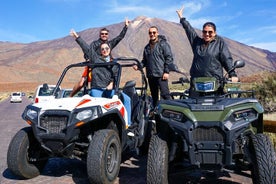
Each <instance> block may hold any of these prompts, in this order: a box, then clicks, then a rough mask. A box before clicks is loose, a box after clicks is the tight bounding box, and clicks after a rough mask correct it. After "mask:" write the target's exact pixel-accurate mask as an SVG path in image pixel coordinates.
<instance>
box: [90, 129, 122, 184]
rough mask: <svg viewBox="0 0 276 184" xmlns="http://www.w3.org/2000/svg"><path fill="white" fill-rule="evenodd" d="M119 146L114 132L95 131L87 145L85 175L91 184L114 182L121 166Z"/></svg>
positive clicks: (108, 130)
mask: <svg viewBox="0 0 276 184" xmlns="http://www.w3.org/2000/svg"><path fill="white" fill-rule="evenodd" d="M121 152H122V151H121V144H120V139H119V136H118V134H117V133H116V131H114V130H110V129H104V130H99V131H97V132H96V133H95V134H94V136H93V138H92V141H91V142H90V144H89V148H88V153H87V174H88V178H89V181H90V182H91V183H104V184H111V183H114V181H115V180H116V178H117V176H118V174H119V171H120V164H121Z"/></svg>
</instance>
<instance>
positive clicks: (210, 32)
mask: <svg viewBox="0 0 276 184" xmlns="http://www.w3.org/2000/svg"><path fill="white" fill-rule="evenodd" d="M202 33H203V34H207V33H208V34H209V35H211V34H213V33H214V31H205V30H203V31H202Z"/></svg>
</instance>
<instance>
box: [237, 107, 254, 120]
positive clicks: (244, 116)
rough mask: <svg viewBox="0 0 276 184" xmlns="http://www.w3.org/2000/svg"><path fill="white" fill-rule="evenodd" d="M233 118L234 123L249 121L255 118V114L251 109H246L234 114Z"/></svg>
mask: <svg viewBox="0 0 276 184" xmlns="http://www.w3.org/2000/svg"><path fill="white" fill-rule="evenodd" d="M233 117H234V119H235V121H240V120H248V119H249V120H250V119H254V118H256V117H257V113H256V111H254V110H253V109H247V110H242V111H237V112H234V113H233Z"/></svg>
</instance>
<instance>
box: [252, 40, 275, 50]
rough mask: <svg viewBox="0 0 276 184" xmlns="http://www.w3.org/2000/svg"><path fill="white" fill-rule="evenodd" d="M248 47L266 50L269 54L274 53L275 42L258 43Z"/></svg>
mask: <svg viewBox="0 0 276 184" xmlns="http://www.w3.org/2000/svg"><path fill="white" fill-rule="evenodd" d="M249 45H251V46H254V47H258V48H262V49H267V50H269V51H271V52H276V42H259V43H251V44H249Z"/></svg>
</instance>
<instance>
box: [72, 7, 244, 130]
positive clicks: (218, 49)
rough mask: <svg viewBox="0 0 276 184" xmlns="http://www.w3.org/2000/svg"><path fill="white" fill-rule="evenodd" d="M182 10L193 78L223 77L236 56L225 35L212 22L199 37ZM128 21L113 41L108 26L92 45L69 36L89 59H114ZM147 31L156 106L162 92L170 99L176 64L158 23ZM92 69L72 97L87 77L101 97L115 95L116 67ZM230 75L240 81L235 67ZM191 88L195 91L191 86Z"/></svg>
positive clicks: (148, 64) (149, 76)
mask: <svg viewBox="0 0 276 184" xmlns="http://www.w3.org/2000/svg"><path fill="white" fill-rule="evenodd" d="M183 10H184V7H182V8H181V9H180V10H176V13H177V15H178V17H179V19H180V24H181V25H182V27H183V28H184V30H185V32H186V35H187V37H188V40H189V42H190V45H191V47H192V51H193V54H194V57H193V62H192V66H191V68H190V76H191V81H192V80H193V79H194V78H196V77H215V78H217V79H218V80H220V79H221V78H222V77H223V68H224V69H225V70H226V71H230V70H231V69H232V66H233V59H232V56H231V53H230V51H229V49H228V47H227V45H226V43H225V42H224V40H223V38H222V37H220V36H218V35H217V33H216V25H215V24H214V23H213V22H206V23H205V24H204V25H203V27H202V37H201V36H199V35H198V34H197V33H196V31H195V30H194V29H193V28H192V26H191V25H190V23H189V22H188V21H187V20H186V18H184V17H183ZM129 24H130V21H129V20H128V19H126V20H125V26H124V28H123V30H122V31H121V33H120V34H119V35H118V36H117V37H115V38H114V39H112V40H109V39H108V35H109V30H108V29H106V28H103V29H101V30H100V35H99V39H98V40H95V41H93V42H92V43H91V44H90V45H88V44H87V43H86V42H85V41H84V40H83V39H82V38H81V37H80V36H79V35H78V34H77V33H76V32H75V31H74V30H73V29H72V30H71V31H70V35H71V36H73V37H74V38H75V40H76V42H77V43H78V44H79V46H80V47H81V49H82V51H83V53H84V58H85V59H86V60H88V61H89V62H92V63H106V62H112V61H113V58H112V55H111V50H112V49H113V48H114V47H115V46H116V45H117V44H118V43H119V42H120V41H121V40H122V39H123V38H124V36H125V34H126V32H127V29H128V26H129ZM148 34H149V42H148V44H147V45H146V46H145V48H144V51H143V59H142V61H141V66H142V67H145V68H146V76H147V79H148V83H149V87H150V92H151V96H152V100H153V106H156V105H157V103H158V100H159V91H160V96H161V98H162V99H171V96H170V90H169V86H168V79H169V73H170V65H173V54H172V51H171V47H170V45H169V43H168V42H167V40H166V37H165V36H164V35H159V32H158V28H157V26H151V27H150V28H149V30H148ZM133 68H134V69H135V70H137V69H138V67H137V66H134V67H133ZM89 70H91V69H88V68H85V69H84V72H83V74H82V77H81V79H80V81H79V82H78V83H77V84H76V85H75V86H74V88H73V91H72V93H71V94H70V96H74V95H75V94H76V93H77V92H78V91H79V90H80V89H81V88H82V87H83V85H84V82H85V80H86V79H87V80H88V81H89V82H91V87H92V90H91V95H92V96H95V97H98V96H102V95H103V93H104V92H105V93H106V91H109V94H105V95H108V96H112V95H113V94H114V92H113V90H112V89H113V81H114V73H116V72H115V71H114V70H108V69H98V70H95V71H94V70H93V72H92V76H91V71H89ZM229 76H230V77H231V80H232V81H233V82H237V81H238V80H239V79H238V77H237V75H236V73H235V71H234V70H233V71H231V72H230V74H229ZM91 78H92V79H93V80H91ZM221 90H222V89H221ZM190 91H193V86H192V85H191V87H190ZM123 98H124V105H125V107H126V109H127V112H128V124H129V125H130V124H131V122H130V119H131V105H130V99H129V97H128V96H127V95H125V94H123Z"/></svg>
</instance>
